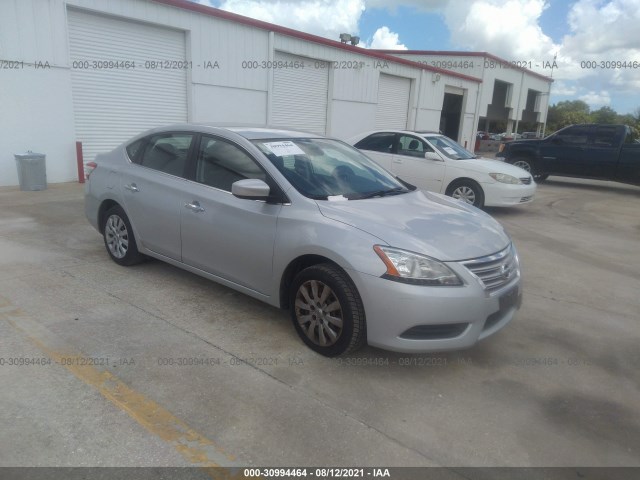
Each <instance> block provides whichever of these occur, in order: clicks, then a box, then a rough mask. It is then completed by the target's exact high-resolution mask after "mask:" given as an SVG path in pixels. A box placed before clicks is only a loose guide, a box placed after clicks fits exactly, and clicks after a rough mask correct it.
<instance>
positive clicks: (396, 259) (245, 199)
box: [85, 125, 522, 356]
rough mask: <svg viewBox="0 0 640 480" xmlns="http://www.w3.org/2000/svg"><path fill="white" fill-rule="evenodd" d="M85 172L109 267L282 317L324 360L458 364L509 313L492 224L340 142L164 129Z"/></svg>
mask: <svg viewBox="0 0 640 480" xmlns="http://www.w3.org/2000/svg"><path fill="white" fill-rule="evenodd" d="M88 169H89V176H88V181H87V183H86V196H85V199H86V204H85V207H86V214H87V218H88V219H89V221H90V222H91V224H92V225H93V226H94V227H95V228H96V229H98V230H99V231H100V233H101V234H102V235H103V236H104V243H105V246H106V250H107V252H108V254H109V255H110V257H111V258H112V259H113V260H114V261H115V262H116V263H118V264H120V265H125V266H128V265H133V264H135V263H138V262H140V261H142V260H143V259H144V258H145V257H154V258H156V259H160V260H163V261H165V262H168V263H170V264H172V265H176V266H178V267H180V268H183V269H186V270H188V271H191V272H193V273H196V274H198V275H201V276H203V277H206V278H209V279H211V280H214V281H216V282H219V283H221V284H223V285H226V286H228V287H230V288H233V289H235V290H238V291H240V292H243V293H245V294H247V295H250V296H252V297H255V298H258V299H260V300H262V301H264V302H266V303H268V304H270V305H274V306H277V307H281V308H283V309H288V310H289V311H290V313H291V319H292V322H293V325H294V327H295V329H296V331H297V332H298V334H299V336H300V337H301V338H302V340H303V341H304V342H305V343H306V344H307V345H308V346H309V347H310V348H312V349H313V350H315V351H316V352H319V353H320V354H322V355H326V356H336V355H341V354H345V353H349V352H352V351H354V350H356V349H357V348H359V347H360V346H362V345H364V344H365V343H368V344H370V345H372V346H376V347H381V348H385V349H389V350H395V351H400V352H428V351H435V350H448V349H461V348H465V347H468V346H470V345H473V344H474V343H475V342H477V341H478V340H479V339H482V338H485V337H487V336H489V335H491V334H493V333H495V332H497V331H498V330H500V329H501V328H502V327H504V326H505V325H506V324H507V323H509V322H510V321H511V319H512V318H513V317H514V314H515V312H516V311H517V309H518V308H519V307H520V300H521V293H522V292H521V277H520V265H519V261H518V255H517V253H516V249H515V247H514V245H513V244H512V243H511V240H510V238H509V236H508V235H507V233H506V232H505V231H504V230H503V228H502V226H501V225H500V224H499V223H498V222H496V221H495V220H494V219H492V218H491V217H490V216H488V215H487V214H485V213H483V212H482V211H480V210H478V209H476V208H474V207H472V206H469V205H464V204H462V203H461V202H458V201H456V200H453V199H450V198H447V197H444V196H442V195H438V194H432V193H427V192H422V191H419V190H416V189H415V187H413V186H412V185H410V184H408V183H405V182H403V181H401V180H399V179H398V178H396V177H394V176H393V175H392V174H391V173H389V172H388V171H386V170H385V169H383V168H382V167H380V166H378V165H377V164H376V163H374V162H373V161H371V160H369V159H368V158H367V157H365V156H364V155H363V154H361V153H360V152H359V151H358V150H356V149H354V148H352V147H351V146H349V145H347V144H345V143H343V142H340V141H338V140H332V139H328V138H324V137H319V136H315V135H309V134H305V133H299V132H291V131H282V130H269V129H258V128H219V127H212V126H206V125H174V126H170V127H164V128H160V129H155V130H151V131H148V132H145V133H143V134H141V135H139V136H137V137H135V138H133V139H132V140H130V141H128V142H125V143H124V144H123V145H121V146H119V147H117V148H116V149H114V150H113V151H111V152H109V153H106V154H102V155H98V156H97V157H96V159H95V162H91V163H90V164H88Z"/></svg>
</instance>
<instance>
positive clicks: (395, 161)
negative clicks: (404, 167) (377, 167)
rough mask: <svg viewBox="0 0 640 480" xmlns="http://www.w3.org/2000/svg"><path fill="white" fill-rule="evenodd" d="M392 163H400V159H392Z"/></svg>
mask: <svg viewBox="0 0 640 480" xmlns="http://www.w3.org/2000/svg"><path fill="white" fill-rule="evenodd" d="M393 163H402V159H401V158H394V159H393Z"/></svg>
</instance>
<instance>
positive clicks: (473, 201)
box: [446, 180, 484, 208]
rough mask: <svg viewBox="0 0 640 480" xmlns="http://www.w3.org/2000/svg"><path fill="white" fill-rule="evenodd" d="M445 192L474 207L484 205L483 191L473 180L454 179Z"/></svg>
mask: <svg viewBox="0 0 640 480" xmlns="http://www.w3.org/2000/svg"><path fill="white" fill-rule="evenodd" d="M446 193H447V195H449V196H450V197H453V198H455V199H458V200H460V201H462V202H465V203H468V204H469V205H473V206H474V207H477V208H482V207H484V191H483V190H482V188H481V187H480V185H478V184H477V183H476V182H474V181H473V180H456V181H454V182H452V183H451V185H449V187H448V188H447V192H446Z"/></svg>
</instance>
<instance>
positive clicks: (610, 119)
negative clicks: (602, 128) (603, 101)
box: [591, 107, 622, 123]
mask: <svg viewBox="0 0 640 480" xmlns="http://www.w3.org/2000/svg"><path fill="white" fill-rule="evenodd" d="M618 117H619V115H618V113H617V112H616V111H615V110H614V109H613V108H611V107H602V108H600V109H598V110H596V111H595V112H591V122H592V123H622V122H619V120H618Z"/></svg>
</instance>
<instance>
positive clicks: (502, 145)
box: [498, 143, 504, 153]
mask: <svg viewBox="0 0 640 480" xmlns="http://www.w3.org/2000/svg"><path fill="white" fill-rule="evenodd" d="M503 150H504V143H501V144H500V148H498V153H499V152H502V151H503Z"/></svg>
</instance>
